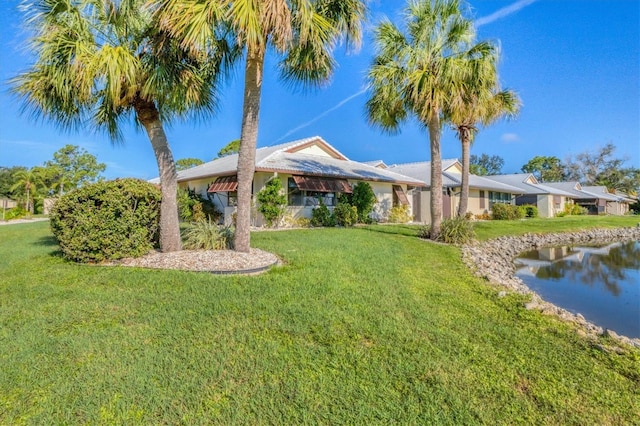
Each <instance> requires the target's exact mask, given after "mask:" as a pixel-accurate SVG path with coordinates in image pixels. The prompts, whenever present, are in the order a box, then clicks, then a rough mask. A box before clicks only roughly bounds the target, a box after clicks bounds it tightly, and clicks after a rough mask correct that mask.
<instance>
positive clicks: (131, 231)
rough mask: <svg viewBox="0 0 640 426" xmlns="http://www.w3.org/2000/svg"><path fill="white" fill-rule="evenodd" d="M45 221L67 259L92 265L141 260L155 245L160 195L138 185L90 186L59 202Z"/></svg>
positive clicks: (125, 182)
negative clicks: (128, 259)
mask: <svg viewBox="0 0 640 426" xmlns="http://www.w3.org/2000/svg"><path fill="white" fill-rule="evenodd" d="M50 219H51V231H52V232H53V235H54V236H55V237H56V239H57V240H58V243H59V244H60V248H61V249H62V252H63V253H64V255H65V257H67V258H69V259H72V260H75V261H78V262H88V263H91V262H101V261H103V260H115V259H121V258H123V257H137V256H142V255H143V254H146V253H147V252H149V250H151V249H152V248H153V247H154V246H156V245H157V242H158V226H159V220H160V190H159V189H158V188H157V187H155V186H154V185H152V184H150V183H148V182H144V181H141V180H138V179H118V180H113V181H107V182H98V183H94V184H91V185H87V186H84V187H82V188H79V189H76V190H73V191H71V192H69V193H67V194H65V195H63V196H62V197H60V199H59V200H58V201H56V203H55V205H54V206H53V208H52V210H51V213H50Z"/></svg>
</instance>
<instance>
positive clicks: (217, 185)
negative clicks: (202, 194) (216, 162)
mask: <svg viewBox="0 0 640 426" xmlns="http://www.w3.org/2000/svg"><path fill="white" fill-rule="evenodd" d="M237 188H238V176H236V175H232V176H220V177H219V178H217V179H216V180H215V182H213V183H212V184H211V185H210V186H209V189H207V192H230V191H235V190H236V189H237Z"/></svg>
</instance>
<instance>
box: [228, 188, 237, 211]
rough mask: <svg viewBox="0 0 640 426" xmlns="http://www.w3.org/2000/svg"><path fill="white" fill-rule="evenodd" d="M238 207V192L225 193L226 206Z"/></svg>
mask: <svg viewBox="0 0 640 426" xmlns="http://www.w3.org/2000/svg"><path fill="white" fill-rule="evenodd" d="M237 205H238V191H229V192H227V206H229V207H236V206H237Z"/></svg>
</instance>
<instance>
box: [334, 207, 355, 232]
mask: <svg viewBox="0 0 640 426" xmlns="http://www.w3.org/2000/svg"><path fill="white" fill-rule="evenodd" d="M333 218H334V221H335V223H336V224H337V225H340V226H347V227H348V226H353V225H355V224H356V222H357V221H358V209H357V207H356V206H352V205H349V204H347V203H338V205H337V206H335V207H334V208H333Z"/></svg>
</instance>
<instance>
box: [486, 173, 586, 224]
mask: <svg viewBox="0 0 640 426" xmlns="http://www.w3.org/2000/svg"><path fill="white" fill-rule="evenodd" d="M486 178H487V179H490V180H493V181H496V182H501V183H504V184H507V185H510V186H514V187H516V188H518V189H519V191H520V195H517V196H516V197H515V204H516V205H517V206H522V205H533V206H536V207H537V208H538V213H539V215H540V217H554V216H555V215H556V214H558V213H560V212H562V211H564V209H565V206H566V205H567V204H568V203H569V204H570V203H572V202H573V201H572V199H573V197H574V196H575V194H574V193H573V192H568V191H566V190H564V189H561V188H557V187H553V186H549V185H548V184H547V183H544V184H542V183H540V182H538V180H537V179H536V177H535V176H534V175H533V174H531V173H515V174H507V175H491V176H486Z"/></svg>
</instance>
